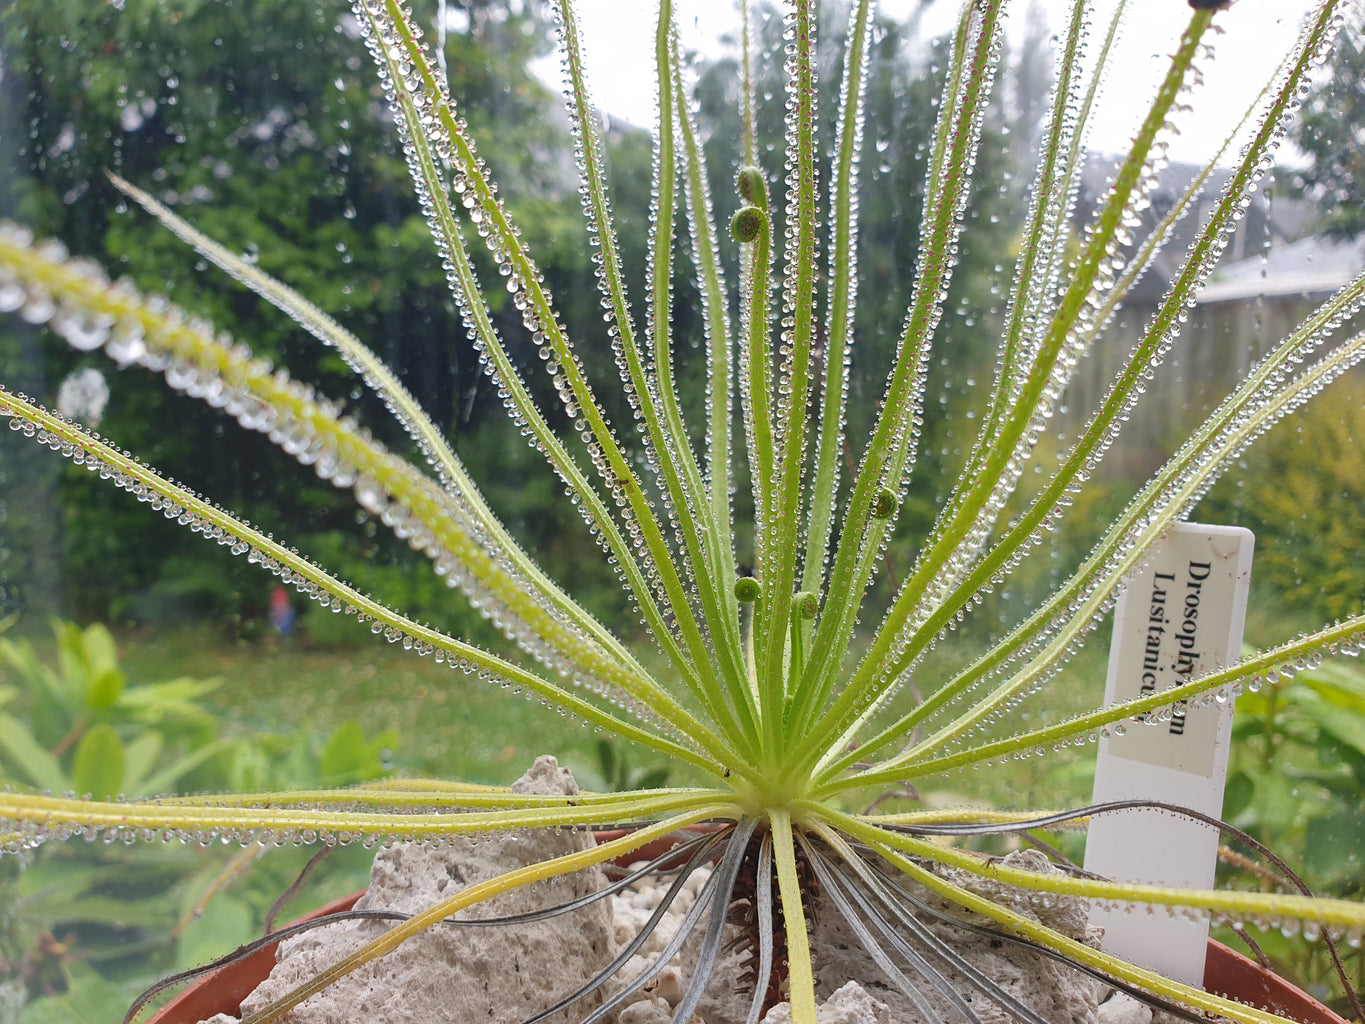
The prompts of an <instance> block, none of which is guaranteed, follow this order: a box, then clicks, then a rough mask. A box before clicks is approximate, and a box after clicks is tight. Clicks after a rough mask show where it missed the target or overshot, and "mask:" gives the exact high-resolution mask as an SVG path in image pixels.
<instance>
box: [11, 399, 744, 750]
mask: <svg viewBox="0 0 1365 1024" xmlns="http://www.w3.org/2000/svg"><path fill="white" fill-rule="evenodd" d="M0 414H3V415H7V416H12V417H17V418H18V419H19V420H21V421H22V422H23V423H26V424H29V425H30V427H31V430H30V429H27V428H26V432H29V433H33V434H35V435H38V436H39V440H41V441H42V442H43V443H46V444H48V445H49V446H50V447H52V448H54V449H56V450H58V451H60V452H62V453H63V454H66V455H68V456H69V457H72V458H79V459H80V461H81V463H82V464H84V465H87V466H90V467H91V468H92V469H93V468H100V467H105V468H104V469H101V472H102V473H103V472H107V473H108V475H109V476H110V478H111V479H112V480H113V481H114V482H116V483H118V484H119V485H120V486H122V487H124V488H125V489H126V490H129V491H130V492H132V493H133V494H134V495H136V496H137V497H139V498H140V499H142V500H144V501H148V502H151V503H153V507H154V508H157V509H159V510H160V511H161V512H163V513H164V514H166V515H168V516H170V517H173V518H176V519H178V520H183V522H184V524H185V525H187V526H191V527H193V528H194V529H195V530H196V532H198V533H201V534H203V535H204V536H205V537H207V538H209V539H212V540H215V541H217V542H218V543H220V544H225V545H229V546H231V547H232V548H233V549H234V550H236V551H238V553H241V554H247V553H248V552H252V555H251V559H252V560H253V561H255V562H258V563H259V564H260V565H261V566H262V567H263V568H265V569H268V570H269V571H271V572H274V573H275V574H276V575H277V576H279V577H280V578H281V579H283V580H285V581H286V582H288V583H291V584H293V585H294V586H295V587H297V588H298V589H300V590H302V591H303V592H304V593H306V594H308V596H310V597H321V596H322V595H323V594H326V595H327V596H328V599H329V601H339V602H341V605H342V607H344V608H346V609H349V612H348V614H354V615H356V616H357V618H358V619H361V620H368V621H371V622H373V623H374V624H375V625H376V627H377V630H378V631H388V632H389V633H390V635H391V638H392V639H395V640H397V639H402V640H403V641H404V642H405V643H406V644H409V645H411V646H414V647H416V648H418V649H419V650H420V651H421V652H423V653H435V652H437V651H439V652H441V656H442V658H443V659H444V660H448V661H450V662H451V663H452V664H453V665H456V666H458V667H460V668H462V669H464V670H465V671H467V672H471V673H475V674H479V675H486V676H488V677H491V678H493V679H497V680H500V681H502V682H506V683H508V684H511V685H513V686H517V687H522V688H524V689H526V690H528V691H530V692H532V693H535V694H536V695H537V696H538V697H541V698H543V699H545V700H547V701H549V702H551V703H553V704H555V705H557V706H559V707H562V708H563V709H564V710H566V711H568V712H570V713H572V714H574V715H578V716H579V717H581V718H583V719H585V720H586V721H588V722H590V723H592V724H594V725H599V726H601V727H603V728H607V729H610V730H611V731H612V732H614V733H616V734H618V735H621V736H623V737H624V736H628V737H629V738H630V739H632V740H633V741H635V742H637V743H641V744H644V745H645V746H648V747H651V748H652V749H655V750H660V751H666V752H667V753H668V754H669V755H670V756H672V757H678V758H681V759H682V760H684V761H687V762H689V763H691V764H694V765H696V766H697V767H699V768H701V769H702V770H703V771H705V772H707V773H708V774H716V773H718V772H721V771H722V768H721V767H720V765H721V764H725V763H726V762H727V761H728V760H729V759H730V755H729V752H728V751H727V750H726V749H725V748H724V747H723V746H720V745H719V744H717V743H716V740H717V737H716V736H715V734H714V733H712V732H710V731H709V730H707V729H705V728H703V727H701V726H700V725H698V724H697V723H696V722H695V720H693V719H692V718H691V716H690V715H688V714H687V712H686V711H684V710H683V709H682V708H681V707H678V706H676V705H674V708H673V709H672V710H675V711H676V712H677V715H678V717H677V718H676V719H670V715H671V714H672V711H670V712H669V713H667V714H665V713H664V712H662V711H661V710H660V709H661V708H662V707H664V706H665V705H664V704H662V703H661V704H659V705H658V706H657V707H656V705H655V701H657V700H658V699H659V696H660V695H659V694H651V695H650V703H649V705H648V706H649V707H651V708H654V709H655V711H656V713H659V714H660V717H661V718H663V719H664V720H666V721H669V724H670V725H671V726H672V727H673V728H677V729H679V730H680V731H684V732H688V731H690V732H693V733H695V736H693V737H692V739H693V741H694V742H696V743H698V744H699V745H700V746H701V747H702V748H703V749H707V748H708V746H709V747H710V753H711V757H710V758H708V757H704V756H702V755H699V754H698V753H696V752H695V751H693V750H692V749H690V748H689V747H687V746H684V745H682V744H679V743H677V742H674V741H673V740H671V739H666V738H664V737H661V736H658V735H656V734H654V733H653V732H651V731H650V730H647V729H645V728H642V727H640V726H637V725H634V724H632V723H630V722H627V721H625V720H624V719H621V718H618V717H616V716H614V715H612V714H610V713H609V712H606V711H603V710H602V709H600V708H598V707H596V706H595V705H594V704H592V703H590V702H589V701H587V700H585V699H583V698H582V697H580V696H578V695H577V694H575V693H572V692H571V691H568V690H565V689H564V688H563V687H561V686H559V685H558V684H556V683H553V682H550V681H549V680H547V679H544V678H543V677H541V676H538V675H536V674H535V673H533V672H530V671H528V670H526V669H524V668H522V667H520V666H518V665H514V664H512V663H511V662H509V661H506V660H505V659H503V658H499V657H497V656H496V655H494V654H490V653H489V652H487V651H484V650H482V649H481V648H478V647H475V646H474V645H472V644H468V643H465V642H464V641H461V640H457V639H455V638H454V637H449V636H446V635H445V634H443V633H441V632H439V631H437V630H434V629H431V628H430V627H427V626H423V625H420V624H418V623H416V622H413V621H411V620H410V619H408V618H406V617H405V616H402V615H399V614H397V613H395V612H392V611H390V610H389V609H387V608H385V607H384V606H383V605H381V604H379V603H378V602H377V601H374V600H372V599H371V598H369V597H366V596H365V595H363V594H361V593H360V592H359V591H357V590H356V589H355V588H354V587H352V586H350V585H349V584H347V583H344V582H343V581H341V580H339V579H337V578H336V577H334V576H332V575H331V574H330V573H327V572H325V571H324V570H322V569H320V568H318V567H317V566H315V565H313V564H312V563H311V562H309V561H307V560H306V559H304V558H303V557H302V556H300V555H299V554H297V553H296V552H294V551H292V550H290V549H289V548H287V547H285V546H284V545H282V544H280V543H278V542H277V541H275V540H273V539H272V538H270V537H268V536H266V535H264V534H262V533H260V531H258V530H256V529H254V528H253V527H251V526H249V525H248V524H246V523H244V522H242V521H241V520H239V519H237V518H236V517H235V516H232V515H231V514H229V513H227V512H224V511H223V510H222V509H219V508H216V507H214V506H213V505H210V504H209V503H208V502H206V501H204V500H203V499H202V498H200V497H199V496H198V495H196V494H194V493H193V492H191V491H189V490H186V489H185V488H183V487H181V486H179V485H178V484H175V483H173V482H171V481H170V480H167V479H166V478H164V477H162V476H161V475H160V474H158V473H156V472H154V471H153V470H151V469H148V468H147V467H146V466H143V465H142V464H141V463H139V462H137V461H135V460H134V459H133V458H132V457H131V456H129V455H126V454H124V453H122V452H119V451H117V450H116V449H113V448H111V447H109V446H108V445H106V444H105V443H104V442H102V441H100V440H99V439H98V438H96V437H94V436H93V435H90V434H88V433H87V432H85V431H84V430H82V429H81V428H79V427H77V426H75V425H74V424H71V423H68V422H66V421H65V420H62V419H59V418H58V417H56V416H53V415H52V414H50V413H48V412H46V411H45V410H43V409H41V408H39V407H38V406H36V405H34V404H33V403H32V402H29V401H27V400H26V399H24V398H22V397H20V396H17V395H14V394H11V393H10V392H8V391H6V390H4V389H3V388H0ZM623 682H624V680H623ZM717 762H719V764H718V763H717ZM740 770H743V769H742V767H741V769H740Z"/></svg>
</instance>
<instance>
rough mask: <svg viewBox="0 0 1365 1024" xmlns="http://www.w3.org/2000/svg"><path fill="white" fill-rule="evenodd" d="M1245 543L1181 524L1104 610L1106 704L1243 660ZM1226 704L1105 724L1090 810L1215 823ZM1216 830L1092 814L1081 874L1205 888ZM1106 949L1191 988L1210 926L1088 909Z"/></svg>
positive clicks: (1227, 727) (1200, 978) (1137, 910)
mask: <svg viewBox="0 0 1365 1024" xmlns="http://www.w3.org/2000/svg"><path fill="white" fill-rule="evenodd" d="M1254 545H1255V537H1254V536H1253V535H1252V533H1251V531H1250V530H1244V529H1242V528H1240V527H1232V526H1204V525H1200V524H1197V523H1179V524H1177V525H1176V527H1175V528H1174V529H1173V530H1172V531H1171V532H1170V533H1169V534H1167V535H1166V536H1165V537H1164V538H1162V540H1161V541H1160V543H1159V545H1158V546H1157V548H1156V550H1155V552H1154V554H1153V557H1152V558H1151V560H1150V561H1149V562H1148V564H1147V566H1146V567H1145V568H1144V569H1143V570H1142V571H1140V572H1139V573H1137V575H1135V576H1134V577H1133V578H1132V579H1131V580H1130V581H1129V582H1128V585H1127V587H1126V588H1125V589H1124V592H1123V594H1122V595H1120V597H1119V599H1118V603H1117V604H1116V605H1115V608H1114V636H1113V641H1112V643H1111V645H1110V649H1109V676H1108V682H1107V683H1106V686H1105V703H1106V704H1113V703H1116V702H1118V701H1124V700H1131V699H1133V698H1136V697H1140V696H1143V695H1146V694H1149V693H1154V692H1160V691H1162V690H1167V689H1170V688H1171V687H1172V686H1178V685H1181V684H1183V683H1186V682H1189V681H1191V680H1193V679H1197V678H1198V677H1199V676H1202V675H1205V674H1207V673H1209V672H1211V671H1214V670H1215V669H1218V668H1221V667H1223V666H1226V665H1229V664H1231V663H1232V662H1233V661H1234V660H1236V657H1237V656H1238V654H1239V653H1240V651H1241V647H1242V625H1243V621H1244V620H1245V618H1246V603H1247V589H1248V586H1249V583H1250V579H1251V554H1252V549H1253V547H1254ZM1231 733H1232V705H1231V703H1230V702H1228V703H1211V704H1209V705H1208V706H1206V707H1193V706H1187V707H1175V708H1173V709H1171V713H1170V714H1169V716H1168V715H1156V716H1153V718H1152V720H1151V721H1148V722H1128V723H1125V725H1124V726H1123V727H1122V728H1116V727H1111V729H1110V735H1108V736H1107V737H1103V738H1101V740H1100V744H1099V758H1098V761H1097V763H1096V765H1095V794H1094V801H1095V803H1106V802H1109V801H1114V800H1131V799H1139V800H1156V801H1160V802H1162V803H1167V804H1175V805H1178V806H1181V807H1188V808H1190V809H1191V810H1195V811H1199V812H1201V813H1203V814H1207V815H1211V816H1213V817H1219V816H1220V815H1221V813H1222V810H1223V785H1224V782H1225V781H1226V778H1227V763H1228V744H1229V742H1230V739H1231ZM1218 838H1219V837H1218V833H1217V832H1216V831H1215V830H1214V829H1212V828H1210V827H1209V826H1207V825H1204V824H1202V823H1200V822H1196V821H1192V820H1190V819H1188V818H1182V817H1179V816H1176V815H1172V814H1170V813H1168V812H1165V811H1161V810H1155V809H1134V810H1125V811H1118V812H1114V813H1110V814H1100V815H1096V816H1095V817H1094V818H1093V819H1092V820H1091V823H1090V828H1089V830H1088V837H1087V840H1086V849H1085V868H1086V870H1087V871H1093V872H1095V873H1096V874H1099V875H1103V876H1105V877H1106V878H1112V879H1115V880H1120V881H1125V882H1145V883H1150V884H1153V885H1168V886H1179V887H1182V888H1192V889H1210V888H1212V887H1213V877H1214V868H1215V866H1216V862H1217V857H1218ZM1090 921H1091V923H1092V924H1094V925H1098V926H1099V927H1101V928H1103V929H1104V939H1103V940H1102V945H1103V947H1104V949H1105V950H1106V951H1107V952H1110V953H1113V954H1114V955H1116V956H1119V957H1122V958H1123V959H1125V960H1128V961H1130V962H1132V963H1135V964H1138V965H1140V966H1143V967H1149V968H1151V969H1153V970H1155V971H1159V972H1160V973H1162V974H1165V975H1166V976H1167V977H1170V978H1174V979H1176V980H1178V981H1183V982H1185V983H1187V984H1189V985H1194V986H1195V987H1200V988H1202V987H1203V984H1204V954H1205V950H1206V948H1207V945H1208V932H1209V923H1208V918H1207V917H1204V916H1196V915H1194V914H1193V912H1184V911H1177V912H1176V913H1174V914H1172V913H1167V912H1166V911H1165V910H1163V909H1156V910H1155V911H1153V912H1151V913H1149V912H1148V910H1147V908H1146V907H1145V906H1141V905H1138V906H1132V907H1124V906H1120V907H1117V908H1107V907H1098V906H1097V907H1094V908H1092V910H1091V913H1090Z"/></svg>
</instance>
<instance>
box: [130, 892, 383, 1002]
mask: <svg viewBox="0 0 1365 1024" xmlns="http://www.w3.org/2000/svg"><path fill="white" fill-rule="evenodd" d="M364 894H365V890H363V889H362V890H361V891H360V892H353V893H351V895H349V896H343V897H341V899H339V900H333V901H332V902H331V903H329V904H327V905H326V906H325V907H318V909H317V910H315V911H313V912H312V913H311V914H305V915H304V916H303V917H301V918H299V919H298V921H295V922H292V923H294V924H298V923H299V922H300V921H313V920H316V919H317V918H319V917H326V916H327V915H328V914H339V913H341V911H343V910H350V909H351V907H353V906H354V905H355V901H356V900H358V899H360V897H361V896H363V895H364ZM278 945H279V943H271V944H270V945H268V946H262V947H261V948H260V949H258V950H256V952H254V953H252V954H251V955H250V956H249V957H246V958H245V959H242V960H238V961H237V962H236V963H233V964H228V965H227V966H226V967H220V968H219V969H218V970H216V971H214V972H213V973H212V974H206V975H204V976H203V977H202V978H200V979H199V980H198V981H195V982H193V983H192V984H191V985H190V986H189V987H188V988H185V989H182V990H181V991H180V993H179V995H177V996H176V997H175V998H174V999H172V1000H171V1001H170V1002H169V1003H167V1004H166V1005H165V1006H163V1007H162V1008H161V1009H160V1010H158V1011H157V1012H156V1013H154V1014H152V1016H151V1017H150V1018H148V1020H147V1024H199V1021H201V1020H207V1019H208V1018H209V1017H212V1016H213V1015H214V1014H215V1013H230V1014H232V1015H233V1016H234V1017H236V1016H238V1015H239V1012H240V1011H241V1008H242V1000H243V999H245V998H246V997H247V996H249V995H251V993H252V992H254V991H256V986H257V985H259V984H260V983H261V982H263V981H265V979H266V978H268V977H270V971H271V969H272V968H274V966H275V947H276V946H278Z"/></svg>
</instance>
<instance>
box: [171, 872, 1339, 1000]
mask: <svg viewBox="0 0 1365 1024" xmlns="http://www.w3.org/2000/svg"><path fill="white" fill-rule="evenodd" d="M660 852H662V851H660ZM632 859H634V857H632ZM362 895H363V892H354V893H351V895H349V896H343V897H342V898H341V899H339V900H335V901H333V902H331V903H329V904H327V906H325V907H319V908H318V909H317V910H315V911H313V913H311V914H308V915H306V916H305V917H301V918H299V920H300V921H312V920H314V919H315V918H319V917H322V916H324V915H326V914H336V913H339V912H341V911H343V910H350V909H351V907H352V905H354V903H355V901H356V900H358V899H360V897H361V896H362ZM274 966H275V946H273V945H271V946H266V947H264V948H263V949H260V950H258V951H257V952H255V953H253V954H252V955H251V956H249V957H247V958H246V959H245V960H241V961H238V962H237V963H235V964H231V965H229V966H227V967H224V968H221V969H220V970H217V971H214V972H213V973H212V974H206V975H205V976H204V977H202V978H200V979H199V980H198V981H196V982H195V983H194V984H192V985H190V986H189V987H188V988H186V989H184V990H183V991H182V992H181V993H180V994H179V995H177V996H176V997H175V998H174V999H172V1000H171V1001H170V1002H169V1003H167V1004H166V1005H165V1006H163V1007H162V1008H161V1009H160V1010H159V1011H158V1012H157V1013H155V1014H154V1015H153V1016H152V1017H151V1018H150V1019H149V1020H148V1021H147V1024H198V1022H199V1021H201V1020H205V1019H207V1018H209V1017H212V1016H213V1015H214V1014H215V1013H230V1014H232V1015H233V1016H237V1015H238V1012H239V1011H240V1009H241V1003H242V1000H243V999H245V998H246V997H247V996H248V995H250V994H251V992H252V991H253V990H254V989H255V988H256V986H257V985H259V984H260V983H261V982H263V981H264V980H265V979H266V977H267V976H268V975H269V974H270V970H271V968H272V967H274ZM1204 988H1205V989H1207V990H1208V991H1210V992H1213V993H1214V994H1216V995H1220V996H1226V997H1227V998H1229V999H1237V1000H1239V1001H1241V1002H1244V1003H1249V1004H1250V1005H1252V1006H1260V1007H1264V1008H1265V1009H1267V1010H1270V1011H1271V1012H1273V1013H1278V1014H1279V1015H1280V1016H1282V1017H1288V1018H1290V1019H1291V1020H1298V1021H1303V1024H1348V1022H1347V1021H1346V1020H1345V1019H1344V1018H1342V1017H1339V1016H1338V1015H1337V1014H1335V1013H1333V1012H1332V1011H1331V1010H1329V1009H1328V1008H1327V1007H1325V1006H1323V1005H1322V1004H1321V1003H1320V1002H1318V1001H1317V1000H1316V999H1314V998H1313V997H1312V996H1310V995H1309V994H1308V993H1307V992H1304V991H1302V990H1300V989H1297V988H1295V987H1294V986H1293V985H1291V984H1290V983H1289V982H1287V981H1285V980H1284V979H1283V978H1281V977H1280V976H1279V975H1277V974H1274V973H1273V972H1271V971H1268V970H1266V969H1265V968H1264V967H1262V966H1261V965H1260V964H1258V963H1256V961H1254V960H1249V959H1248V958H1247V957H1244V956H1242V954H1240V953H1238V952H1236V951H1234V950H1231V949H1229V948H1228V947H1227V946H1225V945H1223V944H1222V943H1221V942H1217V941H1215V940H1214V939H1210V940H1209V952H1208V960H1207V961H1206V962H1205V965H1204Z"/></svg>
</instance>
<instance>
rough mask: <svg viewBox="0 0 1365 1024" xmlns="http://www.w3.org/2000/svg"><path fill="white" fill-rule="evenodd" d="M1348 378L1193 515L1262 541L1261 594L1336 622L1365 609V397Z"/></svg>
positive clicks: (1260, 445) (1255, 450) (1280, 431)
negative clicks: (1242, 529) (1364, 543)
mask: <svg viewBox="0 0 1365 1024" xmlns="http://www.w3.org/2000/svg"><path fill="white" fill-rule="evenodd" d="M1361 385H1362V377H1361V375H1360V374H1359V373H1352V374H1348V375H1347V376H1346V377H1344V378H1343V379H1342V380H1339V381H1337V382H1336V383H1335V384H1334V385H1333V386H1332V387H1331V388H1329V389H1328V390H1327V391H1326V392H1324V393H1323V394H1322V395H1321V396H1319V397H1318V398H1315V399H1314V400H1313V401H1312V402H1310V403H1309V404H1308V406H1307V407H1306V408H1304V409H1302V410H1300V411H1299V412H1298V413H1296V414H1295V415H1294V416H1293V417H1292V419H1290V420H1289V421H1286V422H1284V423H1282V424H1280V425H1279V426H1278V427H1276V428H1275V429H1274V430H1272V431H1271V432H1270V433H1269V434H1267V435H1266V436H1265V437H1264V438H1262V439H1261V440H1260V441H1259V442H1257V444H1256V445H1255V446H1253V447H1252V449H1251V450H1250V451H1249V452H1248V453H1247V454H1246V456H1245V457H1244V459H1243V461H1242V463H1241V464H1240V465H1239V466H1236V467H1234V468H1233V469H1232V470H1231V471H1230V472H1229V473H1228V474H1227V475H1226V477H1225V478H1224V480H1223V481H1222V482H1221V483H1219V484H1218V486H1217V487H1215V488H1214V489H1213V490H1212V491H1211V492H1210V493H1209V495H1208V497H1207V498H1205V499H1204V501H1203V502H1202V503H1201V504H1200V506H1199V508H1198V509H1197V510H1196V512H1195V515H1194V516H1193V517H1192V518H1195V519H1198V520H1201V521H1204V522H1227V523H1234V524H1236V525H1239V526H1245V527H1247V528H1248V529H1250V530H1252V531H1254V532H1255V534H1256V562H1255V567H1254V569H1253V570H1252V588H1253V592H1256V593H1259V594H1261V595H1263V596H1264V595H1265V593H1266V592H1267V591H1269V592H1270V594H1272V595H1273V596H1274V598H1275V599H1276V600H1278V601H1279V602H1282V603H1283V604H1284V605H1285V606H1287V607H1289V608H1291V609H1293V610H1294V611H1301V612H1305V613H1311V614H1312V615H1313V617H1315V618H1319V617H1325V618H1327V619H1336V618H1340V617H1342V616H1344V615H1347V614H1350V613H1354V612H1358V611H1360V609H1361V607H1362V606H1365V558H1363V557H1362V552H1361V545H1362V538H1365V450H1362V449H1363V447H1365V400H1362V396H1361Z"/></svg>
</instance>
